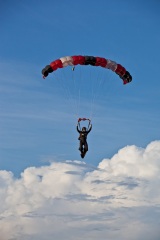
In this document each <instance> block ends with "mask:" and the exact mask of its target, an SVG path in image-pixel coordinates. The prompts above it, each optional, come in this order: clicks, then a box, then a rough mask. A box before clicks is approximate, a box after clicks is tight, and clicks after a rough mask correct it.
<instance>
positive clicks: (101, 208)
mask: <svg viewBox="0 0 160 240" xmlns="http://www.w3.org/2000/svg"><path fill="white" fill-rule="evenodd" d="M159 172H160V141H154V142H151V143H150V144H149V145H148V146H147V147H146V148H145V149H143V148H139V147H136V146H127V147H124V148H123V149H120V150H119V152H118V153H117V154H115V155H114V156H113V157H112V158H111V159H104V160H103V161H102V162H100V163H99V166H98V167H97V168H95V167H93V166H90V165H88V164H86V163H85V162H80V161H65V162H53V163H51V164H50V166H42V167H39V168H36V167H30V168H27V169H25V170H24V172H23V173H22V174H21V177H20V178H19V179H15V178H14V176H13V174H12V173H11V172H7V171H0V204H1V205H0V206H1V207H0V232H1V238H0V239H1V240H9V239H10V240H11V239H12V240H13V239H16V240H20V239H23V240H28V239H35V240H36V239H40V240H41V239H47V240H49V239H60V240H62V239H65V240H67V239H68V240H72V239H76V240H79V239H87V240H90V239H92V240H93V239H94V240H95V239H111V240H117V239H120V240H121V239H123V240H125V239H126V240H127V239H130V240H140V239H141V240H143V239H147V240H150V239H154V240H158V239H159V236H160V230H159V225H160V205H159V203H160V191H159V185H160V177H159Z"/></svg>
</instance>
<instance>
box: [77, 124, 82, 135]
mask: <svg viewBox="0 0 160 240" xmlns="http://www.w3.org/2000/svg"><path fill="white" fill-rule="evenodd" d="M77 132H79V133H80V132H81V131H80V130H79V128H78V124H77Z"/></svg>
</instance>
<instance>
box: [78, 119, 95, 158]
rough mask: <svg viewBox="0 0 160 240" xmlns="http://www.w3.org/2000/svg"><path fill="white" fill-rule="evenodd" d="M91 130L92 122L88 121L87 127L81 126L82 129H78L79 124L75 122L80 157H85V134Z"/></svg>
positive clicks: (86, 146) (86, 144)
mask: <svg viewBox="0 0 160 240" xmlns="http://www.w3.org/2000/svg"><path fill="white" fill-rule="evenodd" d="M91 130H92V124H91V123H89V129H87V128H86V127H82V130H79V124H77V132H79V138H78V140H79V141H80V142H79V151H80V152H81V158H84V157H85V154H86V152H87V151H88V143H87V135H88V133H89V132H90V131H91Z"/></svg>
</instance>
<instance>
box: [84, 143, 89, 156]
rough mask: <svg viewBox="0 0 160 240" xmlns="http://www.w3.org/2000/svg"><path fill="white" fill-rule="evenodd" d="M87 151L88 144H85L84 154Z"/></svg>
mask: <svg viewBox="0 0 160 240" xmlns="http://www.w3.org/2000/svg"><path fill="white" fill-rule="evenodd" d="M87 151H88V143H87V142H85V144H84V152H85V153H86V152H87Z"/></svg>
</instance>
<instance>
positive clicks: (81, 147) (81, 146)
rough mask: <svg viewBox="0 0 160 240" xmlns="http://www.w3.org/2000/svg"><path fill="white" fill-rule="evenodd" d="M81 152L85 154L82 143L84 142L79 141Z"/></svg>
mask: <svg viewBox="0 0 160 240" xmlns="http://www.w3.org/2000/svg"><path fill="white" fill-rule="evenodd" d="M79 151H80V152H83V143H82V141H79Z"/></svg>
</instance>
